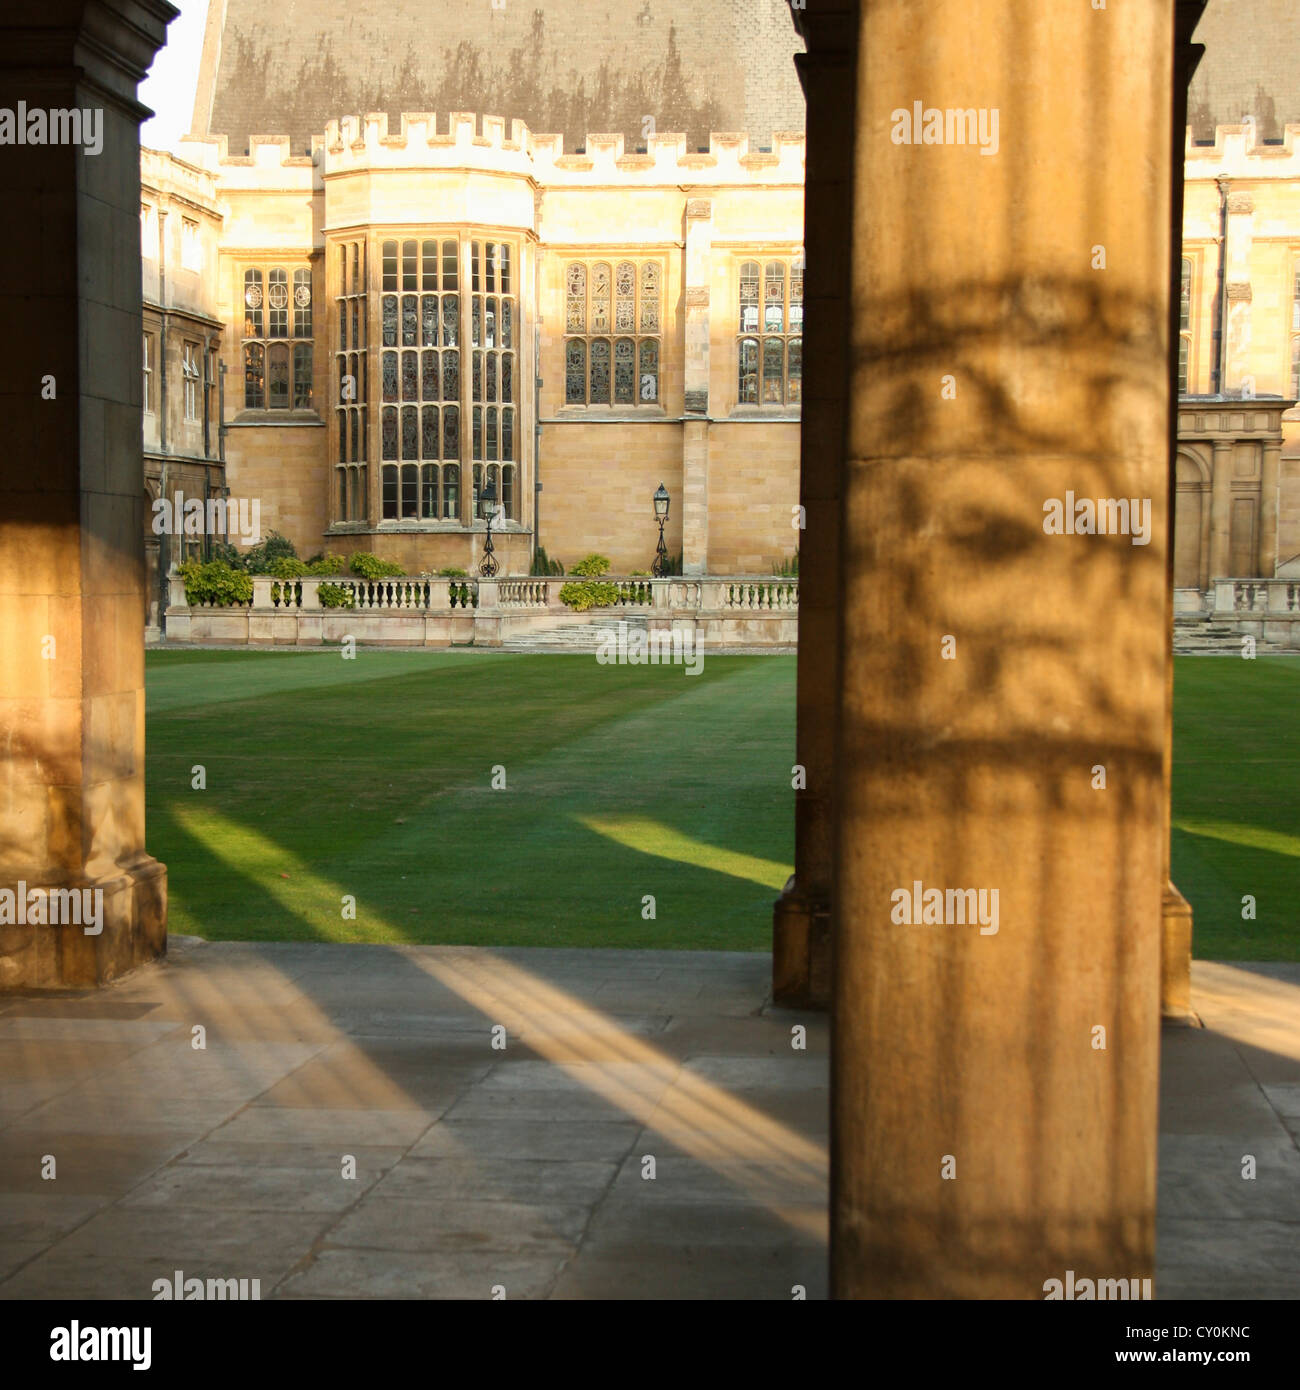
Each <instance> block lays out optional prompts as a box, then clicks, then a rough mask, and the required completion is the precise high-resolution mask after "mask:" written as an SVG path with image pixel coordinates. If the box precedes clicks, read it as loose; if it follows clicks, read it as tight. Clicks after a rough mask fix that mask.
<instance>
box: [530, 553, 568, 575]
mask: <svg viewBox="0 0 1300 1390" xmlns="http://www.w3.org/2000/svg"><path fill="white" fill-rule="evenodd" d="M528 573H529V574H530V575H534V576H537V577H541V578H552V577H554V578H556V579H558V578H559V577H560V576H561V575H563V573H564V566H563V565H562V564H560V562H559V561H558V560H552V559H551V558H550V556H549V555H547V553H546V547H545V546H544V545H539V546H538V547H537V553H536V554H535V555H534V556H533V564H532V568H531V569H530V570H529V571H528Z"/></svg>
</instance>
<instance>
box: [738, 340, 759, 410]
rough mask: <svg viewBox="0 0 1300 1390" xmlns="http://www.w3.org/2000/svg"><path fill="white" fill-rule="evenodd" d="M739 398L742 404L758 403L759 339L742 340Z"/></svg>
mask: <svg viewBox="0 0 1300 1390" xmlns="http://www.w3.org/2000/svg"><path fill="white" fill-rule="evenodd" d="M738 399H739V401H740V403H741V405H757V404H758V340H757V339H756V338H742V339H741V340H740V384H739V393H738Z"/></svg>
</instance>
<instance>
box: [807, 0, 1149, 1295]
mask: <svg viewBox="0 0 1300 1390" xmlns="http://www.w3.org/2000/svg"><path fill="white" fill-rule="evenodd" d="M1172 39H1173V26H1172V22H1171V7H1170V5H1169V3H1168V0H1131V2H1130V3H1128V4H1125V5H1123V6H1117V5H1112V6H1110V7H1109V8H1107V9H1106V10H1094V9H1092V8H1091V7H1090V6H1087V5H1070V6H1065V5H1052V6H1044V5H1042V4H1041V3H1040V0H931V3H929V4H926V5H924V6H918V5H915V4H911V3H905V2H904V0H872V3H869V4H867V5H864V7H863V13H862V18H861V23H860V43H859V54H860V60H859V71H858V82H857V110H856V120H855V126H856V140H857V147H856V154H855V167H856V179H855V187H854V201H855V217H854V222H853V239H852V275H851V284H852V294H853V324H852V352H851V358H850V361H851V364H852V365H851V368H850V370H851V380H852V389H851V392H850V397H849V399H850V417H849V419H850V425H849V440H848V454H847V462H846V466H845V472H844V505H843V527H842V531H841V547H842V548H841V574H842V583H841V596H842V603H843V608H842V614H843V617H842V633H841V649H840V650H841V658H840V678H839V682H838V685H839V733H840V737H839V747H838V758H837V763H838V783H837V797H836V800H837V828H838V834H837V847H836V864H835V875H834V882H833V894H832V930H833V934H834V979H833V985H832V988H833V1000H834V1002H833V1009H834V1027H833V1030H832V1039H833V1041H832V1048H833V1055H832V1077H833V1095H832V1160H831V1161H832V1177H831V1191H832V1208H831V1222H832V1226H831V1230H832V1249H831V1266H832V1287H833V1291H834V1293H835V1294H836V1295H837V1296H839V1297H862V1298H871V1297H893V1298H941V1297H961V1298H1009V1297H1014V1298H1032V1299H1041V1298H1042V1297H1043V1296H1044V1292H1045V1286H1046V1284H1047V1281H1049V1280H1051V1279H1060V1280H1064V1279H1065V1278H1066V1272H1067V1270H1071V1269H1072V1270H1074V1271H1076V1273H1077V1274H1080V1275H1086V1276H1088V1277H1094V1278H1096V1277H1102V1278H1106V1277H1113V1278H1121V1277H1122V1278H1146V1277H1150V1275H1151V1273H1152V1265H1153V1258H1154V1235H1155V1221H1154V1217H1155V1175H1156V1090H1157V1070H1158V1068H1157V1063H1158V1049H1159V1021H1160V954H1161V900H1162V891H1163V887H1164V873H1163V857H1164V856H1163V844H1162V838H1163V817H1162V800H1163V796H1164V784H1163V776H1162V762H1163V742H1164V731H1165V655H1166V651H1167V648H1168V644H1169V633H1168V631H1167V629H1166V625H1165V584H1166V569H1165V549H1166V545H1167V536H1166V514H1165V508H1166V506H1167V477H1168V445H1167V418H1168V416H1167V406H1168V390H1169V384H1168V373H1167V361H1168V351H1169V333H1168V319H1167V315H1168V296H1169V258H1170V230H1169V208H1170V182H1171V160H1170V119H1171V117H1170V104H1171V72H1172V62H1171V58H1172ZM1063 54H1069V55H1070V61H1069V62H1062V61H1061V55H1063ZM1045 73H1050V74H1051V80H1050V81H1045V80H1044V77H1043V75H1044V74H1045ZM917 105H920V106H921V108H922V113H921V121H920V123H919V124H920V129H919V130H918V129H917V128H916V122H915V111H916V106H917ZM947 108H953V109H954V110H957V109H962V110H965V109H971V110H972V111H973V112H982V113H983V121H984V124H983V126H982V127H981V128H980V131H979V132H976V138H978V137H979V134H982V137H983V138H981V139H979V144H978V145H975V144H972V143H961V144H959V143H956V141H955V140H954V139H953V136H954V135H955V134H956V132H957V129H958V128H961V129H962V130H963V131H965V130H967V127H966V126H965V123H964V121H963V120H962V118H961V117H960V116H958V117H957V118H956V119H955V120H953V121H951V122H949V121H948V119H947V118H946V117H944V116H943V115H942V114H940V115H939V116H937V117H930V116H928V115H927V114H926V111H927V109H934V110H937V111H939V112H943V111H944V110H946V109H947ZM994 113H996V118H997V122H998V124H997V126H996V127H994V125H993V120H994ZM936 120H937V122H938V126H937V133H938V137H939V138H938V139H936V138H935V136H936V124H935V122H936ZM995 130H996V141H995V139H994V131H995ZM904 139H906V140H907V143H903V141H904ZM983 149H987V150H988V151H989V153H988V154H984V153H982V152H981V151H982V150H983ZM1084 419H1086V420H1087V421H1088V429H1087V430H1086V431H1084V432H1080V431H1079V429H1078V427H1077V423H1078V421H1080V420H1084ZM1067 491H1068V492H1073V493H1074V495H1075V496H1076V497H1077V498H1090V499H1098V498H1100V499H1107V498H1116V499H1118V498H1123V497H1135V498H1140V499H1141V498H1145V499H1150V501H1151V518H1150V519H1151V539H1150V543H1149V544H1147V545H1142V546H1136V545H1133V544H1131V543H1130V537H1129V536H1126V535H1122V534H1120V535H1086V534H1085V535H1081V534H1049V533H1048V532H1047V530H1045V525H1046V524H1047V523H1049V522H1050V520H1051V513H1050V512H1048V511H1046V510H1045V508H1046V506H1047V505H1048V504H1049V503H1051V502H1052V501H1053V499H1055V501H1056V502H1057V503H1058V504H1063V501H1064V498H1065V495H1066V493H1067ZM1100 614H1105V615H1106V616H1105V618H1104V619H1100V620H1099V616H1098V615H1100ZM1103 773H1104V777H1105V782H1104V787H1103V785H1102V784H1101V783H1100V781H1099V776H1100V775H1101V774H1103ZM917 885H919V887H918V886H917ZM967 889H969V890H973V891H972V894H971V898H973V899H974V902H973V903H972V901H971V899H970V898H968V897H966V896H964V895H960V896H959V893H958V892H957V891H954V890H967ZM927 890H929V894H930V896H928V897H926V896H924V895H925V894H926V891H927ZM935 890H939V901H940V914H941V919H942V918H944V917H946V918H947V921H948V924H944V923H943V921H942V920H941V921H939V922H936V921H934V919H933V915H932V914H933V912H934V899H933V896H932V895H933V893H934V891H935ZM918 893H919V894H921V895H922V904H921V906H922V918H921V921H920V922H917V921H915V920H913V921H911V922H909V921H908V920H907V919H908V917H910V916H911V915H912V911H913V904H914V902H915V897H916V895H917V894H918ZM994 893H996V894H997V898H996V899H994V898H993V896H992V895H993V894H994ZM980 894H983V895H984V896H983V898H982V899H981V897H980ZM981 903H982V906H983V913H982V919H983V920H981V921H977V922H976V923H975V924H970V915H974V913H973V911H972V909H978V908H979V907H980V905H981ZM927 917H929V920H926V919H927ZM961 917H965V919H966V923H967V924H964V925H963V924H959V922H958V920H957V919H959V918H961Z"/></svg>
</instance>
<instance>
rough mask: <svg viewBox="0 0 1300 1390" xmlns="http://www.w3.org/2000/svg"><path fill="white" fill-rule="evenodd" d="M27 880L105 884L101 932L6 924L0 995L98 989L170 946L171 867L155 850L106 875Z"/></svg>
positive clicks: (1, 936)
mask: <svg viewBox="0 0 1300 1390" xmlns="http://www.w3.org/2000/svg"><path fill="white" fill-rule="evenodd" d="M27 883H28V888H29V889H30V888H37V887H40V888H49V889H51V890H54V889H59V888H75V889H91V890H94V889H99V890H100V891H102V893H103V895H104V896H103V912H102V915H101V917H100V919H99V927H100V930H99V932H98V933H97V934H95V935H87V934H86V930H85V927H84V926H76V925H69V926H54V927H52V926H49V925H45V924H31V923H27V924H24V925H0V993H4V992H12V991H16V990H42V989H90V988H94V987H95V986H98V985H105V984H107V983H108V982H109V981H110V980H113V979H115V978H117V976H119V975H124V974H126V972H127V971H128V970H134V969H135V967H136V966H138V965H143V964H144V963H145V962H146V961H151V960H156V959H157V958H158V957H159V956H162V955H164V954H165V953H166V951H167V869H166V866H165V865H163V864H160V863H159V862H158V861H157V860H156V859H154V858H153V857H152V856H151V855H147V854H142V855H140V857H139V858H138V859H136V860H135V861H134V862H133V863H132V864H130V865H129V866H127V867H125V868H121V869H118V870H117V872H116V873H114V874H112V875H111V876H108V877H105V878H100V879H90V880H84V881H82V882H79V883H75V884H48V885H47V884H43V883H40V882H39V881H37V880H35V879H29V880H27ZM0 887H5V888H9V889H11V890H15V889H16V887H17V885H16V884H14V883H7V884H0Z"/></svg>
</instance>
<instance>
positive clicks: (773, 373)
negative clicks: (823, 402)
mask: <svg viewBox="0 0 1300 1390" xmlns="http://www.w3.org/2000/svg"><path fill="white" fill-rule="evenodd" d="M737 271H738V273H737V302H738V310H739V313H738V322H737V329H738V333H737V338H736V369H737V370H736V401H737V404H739V405H768V406H772V405H776V406H785V405H797V404H798V403H799V402H800V400H801V399H802V396H803V336H802V335H803V278H804V263H803V256H802V253H800V254H799V255H798V256H796V257H793V258H791V260H790V261H789V262H786V261H777V260H770V261H767V262H765V263H763V264H762V265H760V263H759V262H758V261H754V260H745V261H741V262H740V264H739V266H738V267H737Z"/></svg>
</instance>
